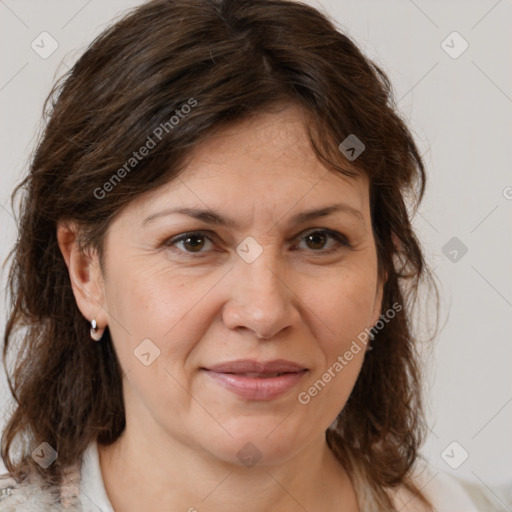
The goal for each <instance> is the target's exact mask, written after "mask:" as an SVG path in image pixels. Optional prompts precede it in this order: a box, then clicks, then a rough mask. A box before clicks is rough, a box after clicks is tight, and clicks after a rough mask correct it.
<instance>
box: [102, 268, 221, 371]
mask: <svg viewBox="0 0 512 512" xmlns="http://www.w3.org/2000/svg"><path fill="white" fill-rule="evenodd" d="M216 280H218V276H217V277H215V276H211V275H210V276H202V277H198V276H197V275H196V276H194V275H188V274H187V273H186V272H177V271H175V270H172V269H170V268H169V266H168V265H165V264H157V265H152V266H149V265H147V263H146V264H144V262H143V261H132V262H129V261H127V260H124V261H123V262H122V263H121V264H120V265H118V266H117V267H116V268H115V269H113V271H112V272H111V273H110V274H109V280H108V283H107V294H106V295H107V309H108V312H109V314H110V316H111V318H110V320H109V325H110V326H111V327H110V328H111V331H112V335H113V338H114V339H115V340H116V347H117V348H118V350H119V351H121V352H124V353H125V354H126V357H125V362H126V363H128V364H131V362H130V359H129V356H130V355H131V353H133V350H134V349H135V348H136V347H137V346H138V345H139V344H140V343H141V341H142V340H144V339H146V338H149V339H150V340H152V341H153V342H154V343H155V344H156V345H157V346H158V348H159V350H160V352H161V355H162V356H164V357H163V358H162V360H164V359H167V360H168V361H172V360H178V361H179V360H181V359H184V357H185V355H186V353H187V352H189V351H190V349H191V345H193V343H194V340H197V339H200V337H201V332H202V331H203V330H204V326H205V325H206V323H207V321H208V319H207V318H206V316H205V315H204V305H203V304H202V301H203V300H204V299H205V297H207V295H208V293H209V292H210V291H211V289H212V288H213V287H214V285H215V282H216ZM200 312H201V313H200ZM167 356H168V357H167Z"/></svg>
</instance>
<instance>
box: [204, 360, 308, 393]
mask: <svg viewBox="0 0 512 512" xmlns="http://www.w3.org/2000/svg"><path fill="white" fill-rule="evenodd" d="M202 370H203V371H205V372H206V374H207V375H209V376H210V377H211V378H212V379H213V380H214V381H215V382H217V383H218V384H220V385H222V386H223V387H224V388H225V389H227V390H229V391H231V392H233V393H235V394H236V395H238V396H239V397H241V398H245V399H248V400H272V399H274V398H276V397H278V396H280V395H282V394H284V393H286V392H287V391H289V390H290V389H292V388H293V387H294V386H295V385H296V384H297V383H298V382H299V380H300V379H301V378H302V377H303V376H304V375H305V374H306V373H307V372H308V369H307V368H305V367H304V366H303V365H300V364H298V363H294V362H292V361H286V360H284V359H276V360H274V361H268V362H258V361H253V360H248V359H243V360H238V361H232V362H227V363H221V364H217V365H214V366H211V367H209V368H202ZM272 373H283V375H280V376H273V377H264V376H257V375H247V374H263V375H264V374H272Z"/></svg>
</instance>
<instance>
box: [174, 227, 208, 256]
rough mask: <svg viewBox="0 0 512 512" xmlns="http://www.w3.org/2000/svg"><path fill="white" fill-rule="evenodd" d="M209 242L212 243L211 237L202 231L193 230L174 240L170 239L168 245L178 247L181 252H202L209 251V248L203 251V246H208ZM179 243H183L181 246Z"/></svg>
mask: <svg viewBox="0 0 512 512" xmlns="http://www.w3.org/2000/svg"><path fill="white" fill-rule="evenodd" d="M208 243H210V244H212V241H211V239H210V237H208V236H206V235H205V234H204V233H202V232H192V233H184V234H182V235H179V236H177V237H175V238H173V239H172V240H169V241H168V242H167V243H166V245H167V246H170V247H176V248H178V250H179V251H180V252H185V253H202V252H207V250H206V251H203V248H204V247H205V246H207V245H208ZM178 244H181V248H180V247H179V245H178ZM212 245H213V244H212Z"/></svg>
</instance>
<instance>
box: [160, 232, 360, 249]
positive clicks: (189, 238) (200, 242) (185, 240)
mask: <svg viewBox="0 0 512 512" xmlns="http://www.w3.org/2000/svg"><path fill="white" fill-rule="evenodd" d="M329 239H331V240H334V243H331V244H330V246H328V247H327V248H326V247H325V246H326V244H327V243H328V241H329ZM303 241H304V242H305V243H306V249H311V250H312V251H313V252H318V253H320V254H330V253H332V252H335V251H338V250H340V248H341V247H351V245H350V243H349V241H348V240H347V237H346V236H345V235H343V234H341V233H338V232H337V231H332V230H330V229H315V230H312V231H309V232H308V233H306V235H302V238H300V242H303ZM180 244H181V247H180ZM164 245H165V246H167V247H173V248H177V249H178V252H181V253H185V254H201V253H206V252H208V251H210V250H211V249H212V248H213V241H212V238H211V237H209V236H208V235H207V234H206V233H205V232H204V231H190V232H188V233H183V234H181V235H178V236H176V237H174V238H171V239H169V240H168V241H166V242H165V243H164ZM299 245H300V244H299Z"/></svg>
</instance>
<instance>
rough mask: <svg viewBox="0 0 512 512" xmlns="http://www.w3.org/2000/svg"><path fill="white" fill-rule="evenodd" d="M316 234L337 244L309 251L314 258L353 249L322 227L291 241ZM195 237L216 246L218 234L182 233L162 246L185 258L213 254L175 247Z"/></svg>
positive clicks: (340, 235)
mask: <svg viewBox="0 0 512 512" xmlns="http://www.w3.org/2000/svg"><path fill="white" fill-rule="evenodd" d="M314 233H325V234H326V235H327V236H328V237H331V238H332V239H334V240H335V242H336V244H335V245H334V246H333V247H330V248H328V249H318V250H314V249H311V250H309V251H307V252H308V253H311V254H312V255H314V256H327V255H330V254H333V253H336V252H339V251H340V250H342V249H352V248H353V245H352V244H351V242H350V240H349V238H348V237H347V236H346V235H345V234H344V233H341V232H339V231H336V230H334V229H329V228H322V227H314V228H308V229H305V230H303V231H301V232H300V233H298V234H297V235H296V236H294V237H293V238H292V239H290V240H289V241H291V242H292V243H300V242H301V241H302V240H304V238H306V237H307V236H308V235H311V234H314ZM193 236H197V237H204V238H206V239H207V240H208V241H210V242H211V243H212V244H215V238H217V235H216V233H215V232H212V231H210V230H192V231H186V232H183V233H180V234H179V235H176V236H174V237H171V238H168V239H165V240H164V242H163V243H162V245H164V246H166V247H169V248H170V249H172V250H173V251H175V252H176V253H178V254H179V255H183V256H185V257H195V258H198V257H200V256H201V255H203V256H204V255H207V254H208V253H210V252H211V250H210V251H199V252H189V251H184V250H181V249H178V248H177V247H175V244H176V243H179V242H183V241H184V240H186V239H187V238H189V237H193Z"/></svg>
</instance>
